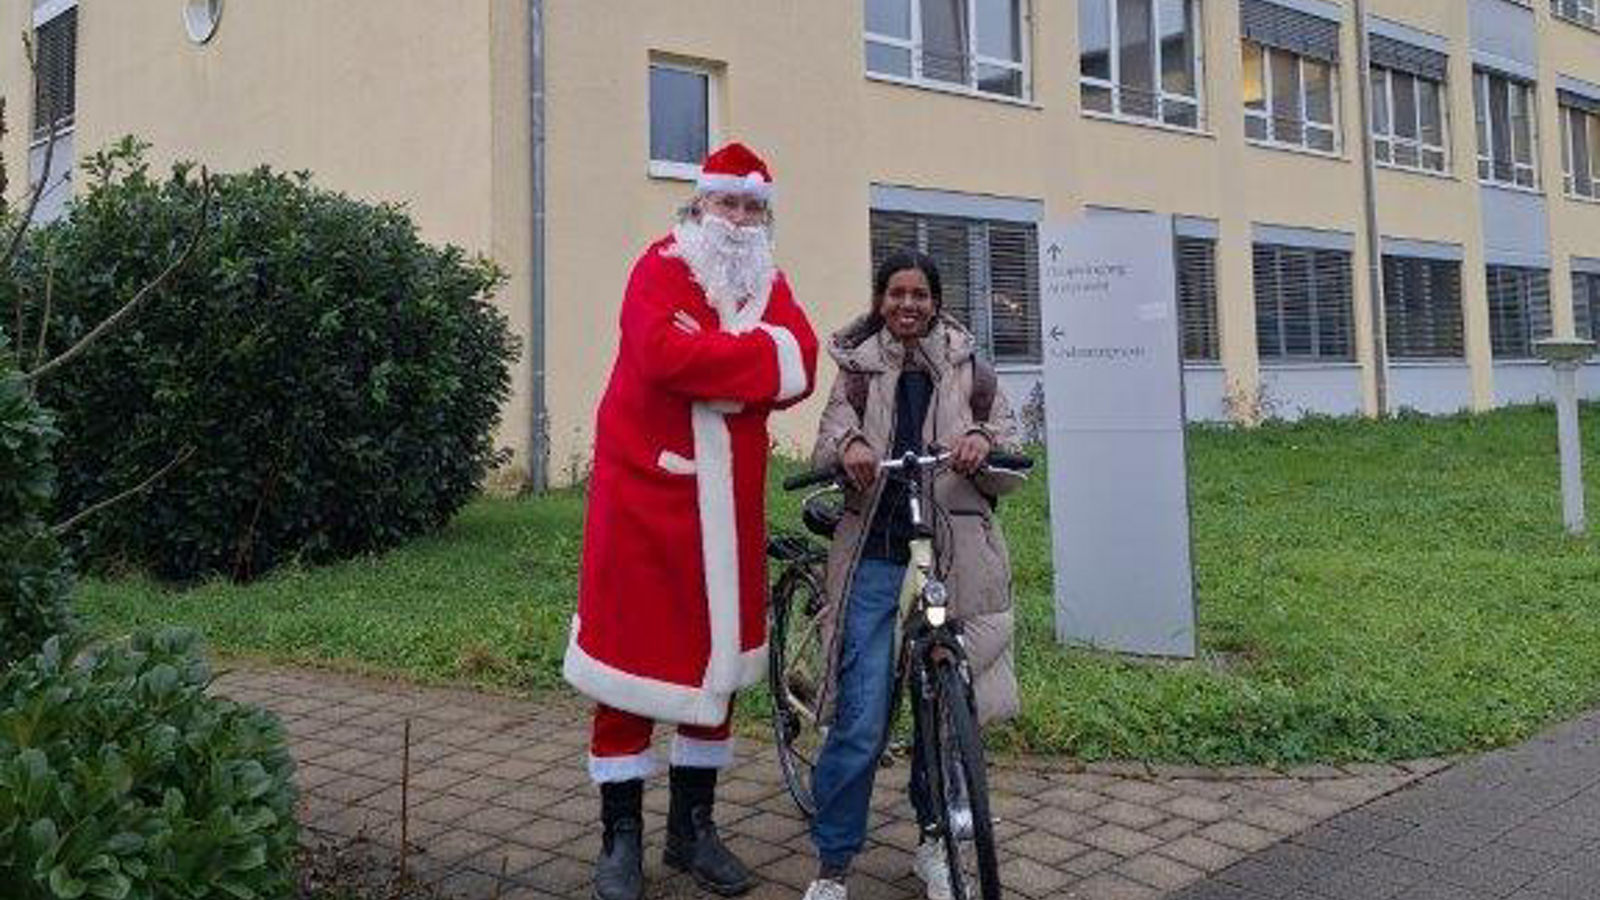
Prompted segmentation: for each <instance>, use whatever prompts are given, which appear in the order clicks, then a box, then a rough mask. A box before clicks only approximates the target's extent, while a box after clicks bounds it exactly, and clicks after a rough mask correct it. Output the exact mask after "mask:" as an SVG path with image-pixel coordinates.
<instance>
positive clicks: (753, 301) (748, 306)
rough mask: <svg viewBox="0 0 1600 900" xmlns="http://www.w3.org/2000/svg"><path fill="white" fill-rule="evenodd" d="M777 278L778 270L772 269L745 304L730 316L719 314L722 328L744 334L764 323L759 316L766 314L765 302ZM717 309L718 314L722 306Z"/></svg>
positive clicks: (770, 297) (770, 296)
mask: <svg viewBox="0 0 1600 900" xmlns="http://www.w3.org/2000/svg"><path fill="white" fill-rule="evenodd" d="M777 280H778V272H777V270H776V269H774V270H773V271H772V272H771V273H770V274H768V275H767V280H766V283H765V284H763V285H762V286H761V290H759V291H757V292H756V295H755V296H754V297H751V298H750V299H749V300H748V301H747V302H746V303H745V305H743V306H741V307H739V309H738V310H737V311H736V312H735V313H734V314H733V316H732V317H731V318H730V317H728V316H719V317H720V318H721V320H722V330H723V331H727V332H731V333H733V334H744V333H745V332H747V331H750V330H752V329H755V328H759V327H761V326H762V325H763V324H765V323H763V322H762V321H761V317H762V316H764V315H766V314H767V303H768V301H770V300H771V299H772V285H773V283H774V282H776V281H777ZM713 305H715V304H713ZM717 311H718V313H719V314H720V313H721V312H722V308H721V307H718V308H717Z"/></svg>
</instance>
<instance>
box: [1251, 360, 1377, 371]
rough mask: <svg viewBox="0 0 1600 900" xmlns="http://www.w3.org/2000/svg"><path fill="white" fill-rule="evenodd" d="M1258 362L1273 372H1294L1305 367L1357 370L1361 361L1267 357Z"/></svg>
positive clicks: (1305, 368)
mask: <svg viewBox="0 0 1600 900" xmlns="http://www.w3.org/2000/svg"><path fill="white" fill-rule="evenodd" d="M1259 362H1260V365H1261V368H1263V369H1269V370H1271V371H1274V372H1294V371H1303V370H1307V369H1318V370H1321V369H1338V370H1346V369H1348V370H1351V371H1357V370H1359V369H1360V368H1361V363H1359V362H1356V361H1354V360H1349V359H1326V360H1314V359H1270V358H1269V359H1261V360H1259Z"/></svg>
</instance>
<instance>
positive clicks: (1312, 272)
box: [1254, 244, 1355, 362]
mask: <svg viewBox="0 0 1600 900" xmlns="http://www.w3.org/2000/svg"><path fill="white" fill-rule="evenodd" d="M1254 272H1255V283H1256V284H1255V293H1256V349H1257V351H1258V353H1259V354H1260V357H1261V359H1262V361H1263V362H1322V361H1341V362H1343V361H1349V360H1353V359H1355V342H1354V340H1353V339H1352V336H1351V322H1352V313H1351V297H1350V277H1351V276H1350V253H1349V252H1348V251H1345V250H1322V249H1314V248H1309V247H1290V246H1285V245H1281V244H1256V245H1255V258H1254Z"/></svg>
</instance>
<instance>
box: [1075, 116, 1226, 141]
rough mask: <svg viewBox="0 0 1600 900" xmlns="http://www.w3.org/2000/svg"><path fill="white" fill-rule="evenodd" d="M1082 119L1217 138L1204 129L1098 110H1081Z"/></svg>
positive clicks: (1190, 135)
mask: <svg viewBox="0 0 1600 900" xmlns="http://www.w3.org/2000/svg"><path fill="white" fill-rule="evenodd" d="M1083 117H1084V118H1085V119H1093V120H1095V121H1097V122H1111V123H1114V124H1117V125H1133V126H1136V127H1138V128H1152V129H1154V130H1156V131H1170V132H1172V133H1174V134H1182V135H1187V136H1189V137H1196V138H1206V139H1209V140H1216V138H1217V136H1216V134H1215V133H1214V132H1211V131H1208V130H1206V129H1205V128H1189V127H1188V126H1185V125H1172V124H1170V123H1167V122H1163V121H1161V120H1159V119H1141V118H1139V117H1138V116H1126V115H1120V114H1118V113H1108V112H1101V111H1100V110H1094V109H1085V110H1083Z"/></svg>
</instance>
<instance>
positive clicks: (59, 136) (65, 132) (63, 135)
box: [28, 123, 77, 152]
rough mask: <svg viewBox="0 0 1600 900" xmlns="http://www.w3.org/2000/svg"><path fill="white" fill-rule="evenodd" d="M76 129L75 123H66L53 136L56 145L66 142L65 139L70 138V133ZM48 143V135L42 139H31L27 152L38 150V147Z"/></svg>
mask: <svg viewBox="0 0 1600 900" xmlns="http://www.w3.org/2000/svg"><path fill="white" fill-rule="evenodd" d="M76 127H77V125H76V123H68V124H66V125H63V126H61V127H60V128H58V129H56V134H55V137H56V143H58V144H59V143H61V142H62V141H64V140H66V139H67V138H69V137H72V132H73V131H74V130H75V129H76ZM48 143H50V136H49V135H45V136H44V137H37V138H33V139H31V140H29V141H28V150H29V151H30V152H31V151H34V150H38V149H39V148H40V147H43V146H44V145H45V144H48Z"/></svg>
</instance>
